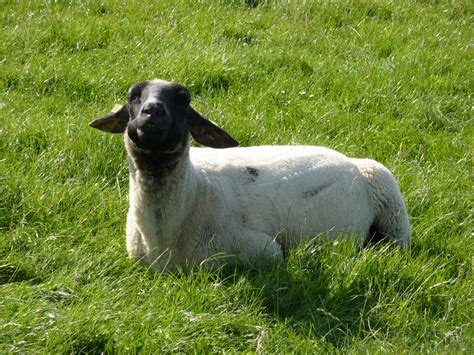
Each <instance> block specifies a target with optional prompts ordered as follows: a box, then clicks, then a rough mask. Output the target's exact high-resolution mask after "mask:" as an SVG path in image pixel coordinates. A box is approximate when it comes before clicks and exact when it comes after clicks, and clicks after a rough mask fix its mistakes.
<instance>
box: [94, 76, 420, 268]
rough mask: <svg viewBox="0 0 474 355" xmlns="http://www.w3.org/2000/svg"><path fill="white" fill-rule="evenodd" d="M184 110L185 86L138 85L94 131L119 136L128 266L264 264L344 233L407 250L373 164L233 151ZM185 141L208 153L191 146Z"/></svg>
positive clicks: (327, 152)
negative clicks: (125, 177)
mask: <svg viewBox="0 0 474 355" xmlns="http://www.w3.org/2000/svg"><path fill="white" fill-rule="evenodd" d="M190 102H191V94H190V92H189V91H188V89H186V88H185V87H184V86H181V85H179V84H176V83H171V82H167V81H163V80H159V79H155V80H150V81H144V82H141V83H138V84H136V85H134V86H132V87H131V88H130V90H129V92H128V102H127V103H126V104H125V105H124V106H122V107H121V108H120V109H119V110H118V111H116V112H112V113H109V114H107V115H105V116H103V117H100V118H97V119H95V120H94V121H92V122H91V123H90V126H91V127H93V128H96V129H99V130H102V131H105V132H110V133H125V134H124V141H125V147H126V150H127V153H128V157H129V170H130V185H129V189H130V190H129V204H130V206H129V210H128V214H127V225H126V246H127V251H128V254H129V256H130V257H131V258H133V259H136V260H139V261H140V262H142V263H145V264H146V265H148V266H149V267H150V269H151V270H162V271H174V270H177V269H180V268H182V269H185V270H188V269H189V268H190V267H193V266H194V265H206V266H211V267H212V266H215V265H222V264H223V263H231V264H232V263H236V262H238V263H245V264H248V265H251V266H253V267H265V266H267V265H274V264H275V263H277V264H278V263H281V262H283V261H284V259H285V256H286V254H287V253H288V250H289V249H291V248H294V247H295V246H296V245H297V244H298V243H299V242H301V241H302V240H303V239H305V238H313V237H317V236H325V237H329V238H331V239H334V238H336V237H338V236H339V235H341V234H344V235H346V236H349V235H350V236H352V237H354V236H356V237H355V238H356V240H357V241H358V243H359V244H360V245H361V246H363V245H367V244H368V243H369V242H370V241H371V239H372V238H378V239H380V237H383V238H386V239H389V240H391V241H393V242H396V243H398V245H399V246H400V247H402V249H404V248H407V247H408V246H409V244H410V239H411V230H410V224H409V220H408V215H407V211H406V208H405V203H404V201H403V198H402V195H401V193H400V189H399V187H398V184H397V182H396V180H395V178H394V177H393V175H392V173H391V172H390V171H389V170H388V169H387V168H385V167H384V166H383V165H381V164H380V163H378V162H376V161H374V160H369V159H353V158H348V157H346V156H345V155H343V154H341V153H339V152H336V151H334V150H331V149H328V148H324V147H318V146H253V147H246V148H244V147H239V143H238V142H237V141H236V140H235V139H234V138H233V137H232V136H230V135H229V134H228V133H227V132H225V131H224V130H223V129H221V128H219V127H218V126H217V125H216V124H214V123H213V122H212V121H210V120H208V119H207V118H205V117H204V116H202V115H201V114H200V113H198V112H197V111H196V110H195V109H194V108H193V107H192V106H191V105H190ZM190 134H191V135H192V136H193V138H194V139H195V140H196V141H197V142H198V143H200V144H202V145H204V146H207V147H208V148H198V147H192V148H191V147H190V139H189V136H190ZM213 148H226V149H219V150H216V149H213Z"/></svg>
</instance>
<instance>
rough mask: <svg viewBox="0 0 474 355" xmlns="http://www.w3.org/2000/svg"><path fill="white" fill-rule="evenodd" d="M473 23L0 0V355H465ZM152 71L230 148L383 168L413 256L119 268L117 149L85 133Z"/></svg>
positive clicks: (233, 2) (363, 12)
mask: <svg viewBox="0 0 474 355" xmlns="http://www.w3.org/2000/svg"><path fill="white" fill-rule="evenodd" d="M473 15H474V5H473V4H472V2H471V1H469V0H458V1H443V0H439V1H427V0H406V1H401V0H395V1H391V0H378V1H368V0H367V1H366V0H361V1H350V0H341V1H326V0H320V1H276V0H275V1H270V0H268V1H265V0H245V1H239V0H220V1H204V0H202V1H191V0H180V1H151V0H150V1H119V0H110V1H109V0H107V1H93V0H90V1H89V0H85V1H71V2H70V1H62V0H56V1H54V0H51V1H39V0H35V1H4V2H2V3H1V4H0V18H1V29H2V31H0V39H1V40H0V171H1V174H0V353H35V352H40V353H65V352H75V353H83V352H91V353H97V352H109V353H113V352H139V351H143V352H145V353H146V352H152V351H157V350H162V351H166V352H175V351H181V352H193V351H197V352H224V351H225V352H257V353H271V352H301V353H304V352H328V351H331V352H338V351H340V352H368V351H370V352H373V351H387V352H396V353H399V352H419V351H421V352H428V351H433V352H460V351H465V352H467V353H472V351H473V341H472V339H473V336H474V332H473V325H472V302H473V296H474V292H473V291H474V290H473V277H472V268H473V260H474V259H473V255H474V254H473V251H474V247H473V245H474V243H473V242H472V230H473V223H472V213H471V208H472V196H471V194H472V160H471V159H472V99H471V95H472V92H473V76H472V72H473V66H472V54H473V51H472V43H473V42H472V38H473V31H472V18H473ZM152 78H162V79H165V80H170V81H175V82H178V83H181V84H183V85H185V86H186V87H188V88H189V90H190V91H191V93H192V95H193V105H194V106H195V108H196V109H197V110H198V111H199V112H201V113H203V114H204V115H206V116H207V117H209V118H210V119H212V120H213V121H215V122H217V123H218V124H219V125H221V126H222V127H223V128H224V129H225V130H226V131H228V132H230V133H231V134H232V135H233V136H234V137H236V138H237V139H238V140H239V141H240V142H241V144H242V145H244V146H249V145H263V144H284V145H286V144H306V145H322V146H327V147H330V148H333V149H336V150H338V151H340V152H342V153H344V154H346V155H348V156H354V157H365V158H372V159H376V160H378V161H380V162H381V163H383V164H384V165H386V166H387V167H388V168H389V169H391V170H392V172H393V173H394V175H395V176H396V177H397V179H398V181H399V183H400V187H401V191H402V193H403V196H404V198H405V202H406V205H407V208H408V213H409V215H410V221H411V224H412V229H413V243H412V247H411V250H410V251H409V252H408V253H406V254H402V253H400V252H399V251H398V250H396V249H394V248H390V247H378V248H369V249H364V250H362V251H358V250H357V248H356V247H355V246H354V245H352V244H351V243H348V242H341V241H334V242H324V243H319V244H307V245H303V246H301V248H299V249H297V250H294V251H292V252H291V253H290V255H289V257H288V261H287V263H286V264H285V265H284V266H281V267H275V268H274V269H273V270H268V271H256V270H248V269H237V270H235V269H229V268H223V269H222V270H219V271H213V272H209V271H206V270H202V269H199V268H196V270H195V272H193V273H191V274H184V273H174V274H159V273H151V272H148V271H147V269H146V267H143V266H141V265H137V264H136V263H135V262H133V261H132V260H130V259H128V258H127V253H126V249H125V231H124V228H125V216H126V211H127V207H128V201H127V193H128V190H127V189H128V168H127V161H126V153H125V150H124V148H123V142H122V137H121V136H112V135H106V134H101V133H100V132H98V131H95V130H92V129H90V128H89V127H88V123H89V122H90V121H91V120H92V119H93V118H95V117H97V116H100V115H102V114H105V113H106V112H108V111H109V110H110V109H111V108H112V107H113V106H114V104H116V103H124V102H125V100H126V92H127V90H128V87H129V86H130V85H132V84H134V83H136V82H139V81H142V80H147V79H152ZM216 154H218V152H216Z"/></svg>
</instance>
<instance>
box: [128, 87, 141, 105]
mask: <svg viewBox="0 0 474 355" xmlns="http://www.w3.org/2000/svg"><path fill="white" fill-rule="evenodd" d="M140 96H141V87H140V86H137V85H136V86H134V87H132V88H131V89H130V91H129V92H128V101H130V102H140Z"/></svg>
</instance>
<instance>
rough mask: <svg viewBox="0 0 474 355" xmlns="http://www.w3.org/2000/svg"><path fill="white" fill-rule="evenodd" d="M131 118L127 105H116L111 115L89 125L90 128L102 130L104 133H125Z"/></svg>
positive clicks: (97, 119)
mask: <svg viewBox="0 0 474 355" xmlns="http://www.w3.org/2000/svg"><path fill="white" fill-rule="evenodd" d="M129 118H130V114H129V113H128V106H127V105H124V106H120V105H115V107H114V108H113V109H112V112H111V113H109V114H107V115H105V116H102V117H99V118H96V119H95V120H94V121H92V122H91V123H89V126H91V127H93V128H97V129H100V130H101V131H104V132H109V133H123V132H125V129H126V128H127V124H128V121H129Z"/></svg>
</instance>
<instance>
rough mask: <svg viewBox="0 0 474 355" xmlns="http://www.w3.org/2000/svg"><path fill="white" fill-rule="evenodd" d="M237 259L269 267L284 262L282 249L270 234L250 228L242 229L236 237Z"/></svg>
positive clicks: (259, 266) (257, 265)
mask: <svg viewBox="0 0 474 355" xmlns="http://www.w3.org/2000/svg"><path fill="white" fill-rule="evenodd" d="M236 240H237V241H238V245H236V249H237V250H238V251H239V259H240V260H241V261H243V262H245V263H246V264H250V265H252V266H253V267H256V268H262V267H263V268H265V267H271V266H272V265H276V264H282V263H283V262H284V257H283V251H282V248H281V246H280V244H278V243H277V242H276V240H275V238H272V237H271V236H270V235H268V234H265V233H261V232H256V231H252V230H248V229H247V230H243V231H242V233H241V234H240V235H239V236H238V237H237V238H236Z"/></svg>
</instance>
